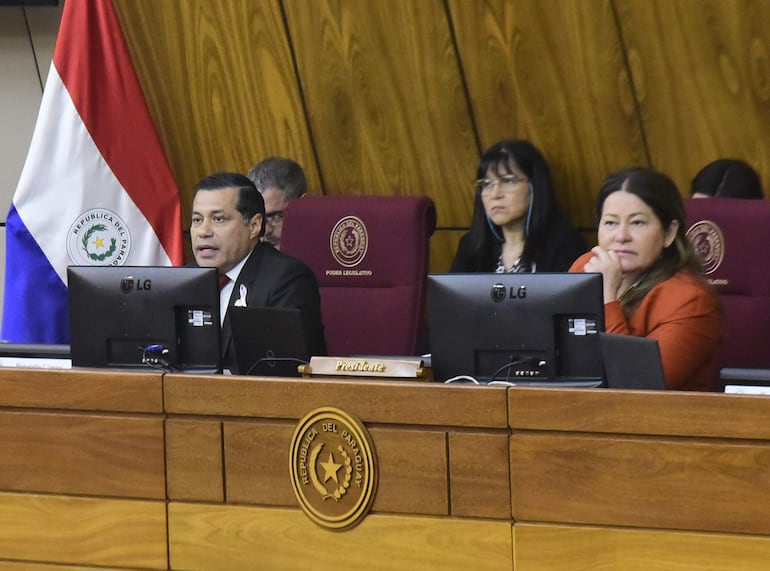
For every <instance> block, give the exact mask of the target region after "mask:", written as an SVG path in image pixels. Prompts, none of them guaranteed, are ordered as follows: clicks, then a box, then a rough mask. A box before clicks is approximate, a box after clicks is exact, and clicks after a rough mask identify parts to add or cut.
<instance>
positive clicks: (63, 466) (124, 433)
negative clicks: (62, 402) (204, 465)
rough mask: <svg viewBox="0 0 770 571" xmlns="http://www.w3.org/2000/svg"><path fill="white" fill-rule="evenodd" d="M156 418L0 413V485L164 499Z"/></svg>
mask: <svg viewBox="0 0 770 571" xmlns="http://www.w3.org/2000/svg"><path fill="white" fill-rule="evenodd" d="M163 456H164V450H163V421H162V420H161V419H160V418H131V417H125V416H119V417H108V416H97V415H85V414H64V413H56V414H52V413H36V412H0V462H1V463H2V470H0V490H9V491H27V492H50V493H62V494H85V495H93V496H113V497H126V498H147V499H164V498H165V496H166V490H165V487H166V486H165V470H164V459H163Z"/></svg>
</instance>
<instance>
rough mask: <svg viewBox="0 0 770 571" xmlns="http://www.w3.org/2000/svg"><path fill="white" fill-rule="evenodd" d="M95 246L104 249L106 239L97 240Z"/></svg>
mask: <svg viewBox="0 0 770 571" xmlns="http://www.w3.org/2000/svg"><path fill="white" fill-rule="evenodd" d="M94 245H95V246H96V247H97V248H104V239H103V238H97V239H96V240H94Z"/></svg>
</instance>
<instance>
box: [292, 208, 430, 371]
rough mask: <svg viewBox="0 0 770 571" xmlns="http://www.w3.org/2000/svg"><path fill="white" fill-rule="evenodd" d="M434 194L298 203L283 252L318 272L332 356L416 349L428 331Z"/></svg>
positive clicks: (412, 352)
mask: <svg viewBox="0 0 770 571" xmlns="http://www.w3.org/2000/svg"><path fill="white" fill-rule="evenodd" d="M435 227H436V210H435V206H434V205H433V201H432V200H430V199H429V198H426V197H375V196H348V197H312V196H306V197H304V198H301V199H298V200H294V201H292V202H291V203H290V206H289V208H288V209H287V211H286V215H285V217H284V221H283V231H282V235H281V251H282V252H284V253H286V254H289V255H291V256H294V257H296V258H299V259H301V260H303V261H304V262H305V263H307V264H308V265H309V266H310V267H311V268H312V269H313V271H314V272H315V274H316V277H317V278H318V283H319V286H320V289H321V309H322V312H323V320H324V325H325V330H326V344H327V347H328V351H329V355H332V356H349V355H416V354H417V352H418V351H419V349H420V341H421V334H422V331H423V324H424V320H423V312H424V302H425V282H426V276H427V274H428V242H429V239H430V236H431V234H432V233H433V230H434V229H435Z"/></svg>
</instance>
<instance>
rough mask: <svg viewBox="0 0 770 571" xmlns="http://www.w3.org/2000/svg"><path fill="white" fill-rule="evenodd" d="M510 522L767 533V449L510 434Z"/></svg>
mask: <svg viewBox="0 0 770 571" xmlns="http://www.w3.org/2000/svg"><path fill="white" fill-rule="evenodd" d="M511 481H512V485H513V516H514V519H515V520H517V521H532V522H562V523H586V524H599V525H611V526H634V527H649V528H661V529H680V530H698V531H721V532H733V533H753V534H764V535H770V511H768V509H767V507H768V506H770V443H768V442H752V441H743V442H727V441H724V440H716V441H709V440H697V441H696V440H693V439H670V438H659V437H653V438H640V437H634V438H629V437H608V436H604V435H599V436H592V435H585V434H566V433H551V432H548V433H517V434H515V435H514V436H513V437H512V438H511Z"/></svg>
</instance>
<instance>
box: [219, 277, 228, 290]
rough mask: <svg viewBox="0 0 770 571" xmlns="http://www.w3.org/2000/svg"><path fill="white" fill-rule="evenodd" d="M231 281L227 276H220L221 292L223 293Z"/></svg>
mask: <svg viewBox="0 0 770 571" xmlns="http://www.w3.org/2000/svg"><path fill="white" fill-rule="evenodd" d="M229 281H230V278H228V277H227V274H222V275H221V276H219V291H222V288H223V287H225V286H226V285H227V284H228V282H229Z"/></svg>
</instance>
